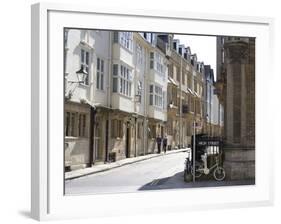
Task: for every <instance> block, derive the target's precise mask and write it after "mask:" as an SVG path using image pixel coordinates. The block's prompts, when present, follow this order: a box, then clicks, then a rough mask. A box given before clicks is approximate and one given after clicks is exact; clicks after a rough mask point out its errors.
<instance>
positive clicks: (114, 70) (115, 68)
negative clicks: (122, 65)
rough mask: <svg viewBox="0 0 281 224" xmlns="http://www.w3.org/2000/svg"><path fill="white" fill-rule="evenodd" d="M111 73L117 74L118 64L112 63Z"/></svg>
mask: <svg viewBox="0 0 281 224" xmlns="http://www.w3.org/2000/svg"><path fill="white" fill-rule="evenodd" d="M113 75H114V76H117V75H118V65H117V64H114V65H113Z"/></svg>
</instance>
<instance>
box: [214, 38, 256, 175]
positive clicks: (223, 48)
mask: <svg viewBox="0 0 281 224" xmlns="http://www.w3.org/2000/svg"><path fill="white" fill-rule="evenodd" d="M217 56H218V60H217V62H218V65H217V68H218V72H217V74H218V81H217V82H216V87H217V93H218V97H219V100H220V102H221V103H222V104H223V105H224V108H225V113H224V151H225V162H224V167H225V169H226V172H227V174H228V177H229V178H230V179H248V178H255V38H248V37H219V38H217Z"/></svg>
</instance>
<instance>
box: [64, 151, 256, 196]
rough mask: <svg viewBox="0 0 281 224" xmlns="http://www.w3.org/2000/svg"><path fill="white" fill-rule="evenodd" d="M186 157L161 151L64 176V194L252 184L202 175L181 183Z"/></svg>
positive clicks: (183, 153) (251, 182) (252, 182)
mask: <svg viewBox="0 0 281 224" xmlns="http://www.w3.org/2000/svg"><path fill="white" fill-rule="evenodd" d="M186 157H187V152H179V153H175V154H169V155H163V156H160V157H155V158H152V159H148V160H144V161H141V162H137V163H133V164H129V165H125V166H122V167H119V168H115V169H112V170H109V171H105V172H101V173H96V174H92V175H89V176H84V177H80V178H77V179H72V180H67V181H66V182H65V194H66V195H75V194H97V193H121V192H136V191H147V190H161V189H180V188H193V187H217V186H229V185H249V184H254V180H250V181H248V180H246V181H222V182H217V181H214V180H212V179H211V180H207V179H206V178H205V179H204V178H203V180H198V181H197V182H195V183H192V182H191V183H185V182H184V180H183V170H184V160H185V158H186Z"/></svg>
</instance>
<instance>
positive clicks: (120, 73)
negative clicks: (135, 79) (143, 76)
mask: <svg viewBox="0 0 281 224" xmlns="http://www.w3.org/2000/svg"><path fill="white" fill-rule="evenodd" d="M131 87H132V71H131V70H130V69H129V68H128V67H127V66H124V65H119V64H114V65H113V81H112V91H113V92H114V93H120V94H123V95H125V96H129V97H130V96H131Z"/></svg>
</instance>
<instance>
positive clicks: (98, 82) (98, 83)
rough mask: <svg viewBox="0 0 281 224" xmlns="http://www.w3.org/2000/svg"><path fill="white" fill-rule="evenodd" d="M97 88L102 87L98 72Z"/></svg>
mask: <svg viewBox="0 0 281 224" xmlns="http://www.w3.org/2000/svg"><path fill="white" fill-rule="evenodd" d="M97 88H98V89H99V88H100V73H99V72H97Z"/></svg>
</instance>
